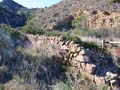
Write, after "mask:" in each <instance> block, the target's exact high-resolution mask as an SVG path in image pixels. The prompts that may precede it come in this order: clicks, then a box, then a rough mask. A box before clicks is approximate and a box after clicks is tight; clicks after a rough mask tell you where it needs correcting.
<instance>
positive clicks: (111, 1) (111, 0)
mask: <svg viewBox="0 0 120 90" xmlns="http://www.w3.org/2000/svg"><path fill="white" fill-rule="evenodd" d="M109 2H110V3H116V2H120V0H109Z"/></svg>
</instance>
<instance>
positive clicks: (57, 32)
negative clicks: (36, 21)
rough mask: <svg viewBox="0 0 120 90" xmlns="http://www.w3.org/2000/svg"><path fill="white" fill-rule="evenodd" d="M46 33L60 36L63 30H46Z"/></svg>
mask: <svg viewBox="0 0 120 90" xmlns="http://www.w3.org/2000/svg"><path fill="white" fill-rule="evenodd" d="M44 34H45V35H46V36H60V35H61V32H59V31H45V33H44Z"/></svg>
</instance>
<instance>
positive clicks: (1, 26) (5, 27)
mask: <svg viewBox="0 0 120 90" xmlns="http://www.w3.org/2000/svg"><path fill="white" fill-rule="evenodd" d="M0 29H2V30H3V31H5V32H6V33H7V34H8V35H9V36H13V35H15V36H19V34H20V33H19V32H18V31H17V30H16V29H14V28H12V27H10V26H8V25H5V24H0Z"/></svg>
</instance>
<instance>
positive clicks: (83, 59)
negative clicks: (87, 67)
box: [76, 54, 90, 63]
mask: <svg viewBox="0 0 120 90" xmlns="http://www.w3.org/2000/svg"><path fill="white" fill-rule="evenodd" d="M76 59H77V61H79V62H81V63H88V62H90V58H89V57H88V56H87V55H85V56H83V55H80V54H79V55H78V56H77V57H76Z"/></svg>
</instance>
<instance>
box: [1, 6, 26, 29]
mask: <svg viewBox="0 0 120 90" xmlns="http://www.w3.org/2000/svg"><path fill="white" fill-rule="evenodd" d="M25 21H26V18H25V17H24V16H20V15H17V14H15V13H13V12H11V11H9V10H7V9H5V8H3V7H1V6H0V24H2V23H3V24H7V25H10V26H12V27H18V26H22V25H24V23H25Z"/></svg>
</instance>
